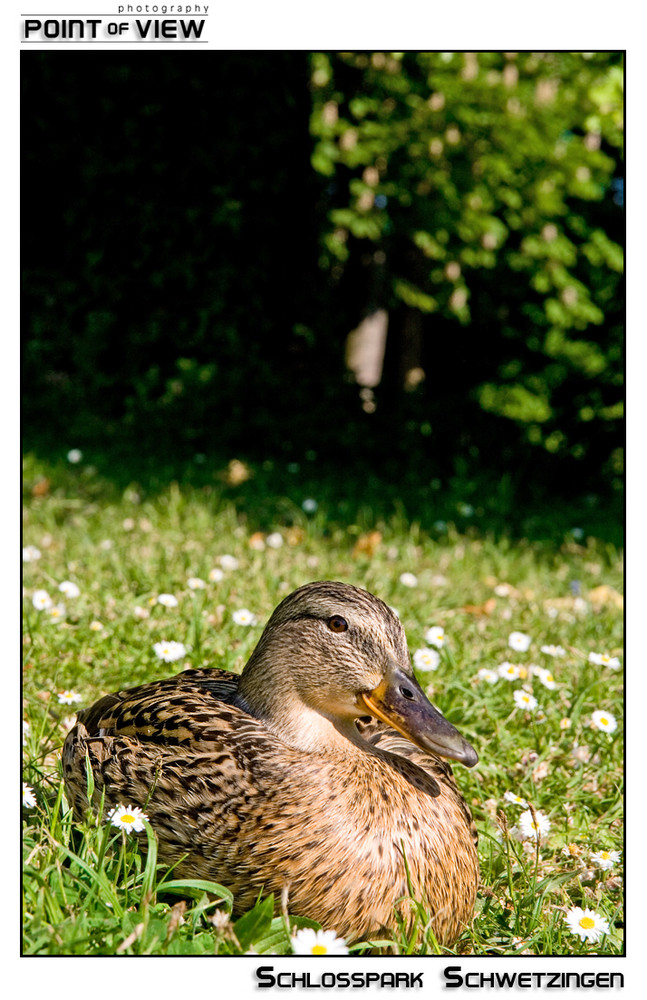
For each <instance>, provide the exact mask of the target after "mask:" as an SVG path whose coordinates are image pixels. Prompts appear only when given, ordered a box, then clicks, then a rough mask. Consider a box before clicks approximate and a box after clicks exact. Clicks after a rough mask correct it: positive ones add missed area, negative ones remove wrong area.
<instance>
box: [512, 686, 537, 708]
mask: <svg viewBox="0 0 647 1000" xmlns="http://www.w3.org/2000/svg"><path fill="white" fill-rule="evenodd" d="M512 697H513V698H514V701H515V704H516V706H517V708H527V709H528V711H529V712H534V710H535V709H536V708H537V699H536V698H535V697H534V695H532V694H528V693H527V692H526V691H522V690H520V689H518V690H517V691H514V692H513V694H512Z"/></svg>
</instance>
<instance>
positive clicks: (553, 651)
mask: <svg viewBox="0 0 647 1000" xmlns="http://www.w3.org/2000/svg"><path fill="white" fill-rule="evenodd" d="M541 651H542V653H545V654H546V656H566V650H565V649H564V648H563V646H552V645H551V646H542V647H541Z"/></svg>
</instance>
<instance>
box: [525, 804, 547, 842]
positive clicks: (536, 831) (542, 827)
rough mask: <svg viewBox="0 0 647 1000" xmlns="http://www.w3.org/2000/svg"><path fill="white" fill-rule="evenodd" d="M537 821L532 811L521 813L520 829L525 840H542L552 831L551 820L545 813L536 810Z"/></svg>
mask: <svg viewBox="0 0 647 1000" xmlns="http://www.w3.org/2000/svg"><path fill="white" fill-rule="evenodd" d="M535 816H536V820H535V819H533V815H532V813H531V811H530V809H527V810H526V811H525V812H522V813H521V816H520V817H519V828H520V830H521V833H522V836H523V838H524V840H541V839H542V838H543V837H545V836H546V834H547V833H548V832H549V831H550V820H549V819H548V816H546V815H545V813H543V812H540V811H539V810H535Z"/></svg>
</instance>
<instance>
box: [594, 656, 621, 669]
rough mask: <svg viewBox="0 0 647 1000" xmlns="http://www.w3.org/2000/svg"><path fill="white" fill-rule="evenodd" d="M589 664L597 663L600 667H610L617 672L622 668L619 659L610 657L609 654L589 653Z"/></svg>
mask: <svg viewBox="0 0 647 1000" xmlns="http://www.w3.org/2000/svg"><path fill="white" fill-rule="evenodd" d="M589 663H595V665H596V666H598V667H609V668H610V669H611V670H617V669H618V667H619V666H620V660H619V659H618V657H617V656H609V654H608V653H589Z"/></svg>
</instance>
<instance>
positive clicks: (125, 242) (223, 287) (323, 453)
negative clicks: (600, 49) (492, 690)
mask: <svg viewBox="0 0 647 1000" xmlns="http://www.w3.org/2000/svg"><path fill="white" fill-rule="evenodd" d="M621 67H622V57H621V54H620V53H595V54H592V55H589V56H584V55H582V54H577V53H575V54H572V53H547V54H539V56H537V55H536V54H531V53H480V54H476V55H475V54H460V53H457V54H453V55H451V54H448V55H443V54H439V53H427V54H425V53H422V54H418V53H405V54H404V55H403V56H400V57H397V58H396V57H392V56H389V55H388V54H383V53H347V54H341V55H334V54H330V53H302V52H292V53H276V52H272V53H200V54H199V55H197V56H196V55H194V54H190V53H177V52H173V53H158V52H155V53H139V52H138V53H132V54H130V53H127V54H123V53H118V54H113V53H106V52H100V53H90V52H80V53H74V54H71V53H70V54H68V53H60V52H53V53H43V52H37V53H24V54H23V55H22V158H23V161H22V162H23V174H22V191H23V226H22V268H23V282H24V284H23V295H24V299H23V317H24V333H23V346H24V350H23V368H22V378H23V418H22V419H23V424H22V426H23V439H24V444H25V448H26V450H28V451H33V452H35V453H36V454H37V455H39V456H41V457H43V458H46V459H48V460H49V461H51V462H52V463H53V465H55V464H56V462H57V461H61V462H64V457H65V454H66V453H67V451H68V449H69V448H71V447H79V448H81V449H82V450H83V452H84V455H85V456H87V457H91V459H92V461H93V463H94V465H95V466H97V467H98V468H99V469H100V471H101V472H102V473H103V474H104V475H106V476H109V477H110V478H111V479H112V480H114V482H115V483H116V484H117V486H118V487H119V488H123V486H125V485H127V484H128V483H130V482H132V481H137V482H138V483H140V484H141V485H142V486H143V488H145V489H146V488H148V489H155V488H157V487H159V486H161V485H163V483H165V482H167V481H169V480H170V479H173V478H178V479H180V480H181V481H184V482H196V483H200V482H203V481H204V482H206V481H212V480H214V479H218V477H222V470H223V469H226V468H227V464H228V462H230V460H231V459H232V458H236V459H239V460H241V461H244V462H245V463H247V468H248V469H249V470H250V472H251V473H252V476H251V478H250V479H249V480H247V481H246V482H245V483H242V484H239V485H238V487H237V491H236V490H234V491H235V492H236V497H237V500H239V501H240V503H241V504H242V505H243V506H244V504H245V503H248V504H249V503H252V502H255V503H261V502H262V501H263V500H264V498H267V496H269V495H276V496H278V495H280V494H281V493H289V491H290V489H292V486H293V483H294V481H295V480H294V475H295V473H294V469H295V468H297V467H298V468H299V469H300V470H301V471H300V473H299V476H300V480H301V482H300V486H299V490H300V494H301V493H302V492H303V489H304V488H310V490H311V491H314V490H316V491H318V492H317V495H318V496H322V495H327V496H328V497H329V498H330V503H331V510H332V507H333V506H334V500H333V498H334V497H335V496H342V495H343V498H344V501H343V503H345V504H346V506H345V507H344V506H343V504H341V505H338V507H339V509H338V511H337V513H338V514H339V516H346V517H348V516H351V514H352V510H354V509H356V507H357V505H359V504H365V505H366V504H369V505H370V506H371V507H372V508H373V509H374V510H375V512H376V513H382V514H388V513H389V512H393V511H394V510H396V509H397V510H400V511H402V512H404V513H405V514H406V515H407V516H408V517H418V518H421V519H422V520H423V521H429V520H430V519H433V518H437V517H440V516H449V515H451V514H453V515H454V517H455V518H456V517H459V518H460V515H457V514H456V504H457V502H458V501H459V500H460V501H463V502H465V503H469V504H470V505H473V506H474V507H475V509H476V512H477V520H479V519H480V520H479V524H480V527H482V528H484V529H489V528H492V529H493V530H514V531H519V532H522V531H523V532H525V533H532V529H533V524H535V526H536V525H538V524H539V523H540V522H541V524H542V530H547V529H546V527H545V525H546V523H547V519H548V518H549V517H550V515H551V513H552V512H554V511H555V510H556V509H557V508H558V507H559V505H560V504H566V505H570V509H569V511H568V513H567V514H565V515H564V516H565V517H566V519H567V521H568V520H569V519H570V520H571V521H572V520H573V517H574V516H577V517H580V520H581V519H588V521H589V522H590V523H591V525H592V529H591V530H596V531H597V532H598V533H601V534H605V533H606V534H607V535H608V536H609V537H612V538H616V537H617V534H618V531H619V519H620V518H621V506H620V496H621V487H622V478H621V477H622V443H623V422H622V408H621V404H622V398H623V397H622V374H623V367H622V366H623V355H622V352H623V332H622V324H623V315H624V312H623V309H624V307H623V298H622V293H623V285H622V264H621V251H620V246H619V245H622V243H623V233H624V219H623V207H622V162H621V142H622V126H621V115H622V97H621V85H622V68H621ZM438 95H440V96H438ZM619 95H620V96H619ZM439 143H440V145H441V146H442V149H439ZM547 227H548V228H547ZM457 266H458V272H459V273H458V276H457V274H456V271H457ZM376 308H382V309H385V310H386V311H387V312H388V317H389V329H388V338H387V346H386V357H385V365H384V370H383V374H382V379H381V381H380V383H379V384H378V385H376V386H373V387H371V389H370V391H369V392H368V394H367V393H366V391H364V393H360V387H359V386H358V385H357V384H356V382H355V380H354V377H353V375H352V373H351V372H349V370H348V368H347V366H346V363H345V348H346V341H347V337H348V334H349V332H350V331H351V330H352V329H353V328H354V327H356V326H357V324H358V323H359V321H360V320H361V319H362V317H364V316H365V315H368V314H370V313H371V312H372V311H374V310H375V309H376ZM412 371H413V372H414V373H417V375H416V378H414V379H413V380H412V379H411V378H410V373H411V372H412ZM367 400H368V403H367ZM288 465H290V466H291V468H292V472H291V473H290V472H289V471H286V469H287V467H288ZM225 479H226V477H225ZM218 481H222V479H221V478H220V479H218ZM226 485H227V484H226ZM28 486H29V484H28ZM229 487H231V488H232V489H234V488H235V487H236V484H235V483H229V484H228V486H227V488H229ZM349 505H350V506H349ZM344 511H345V514H344V513H343V512H344ZM529 512H533V515H532V517H530V514H529ZM469 516H470V517H471V516H472V515H469ZM533 517H534V521H533ZM560 530H561V528H560Z"/></svg>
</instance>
